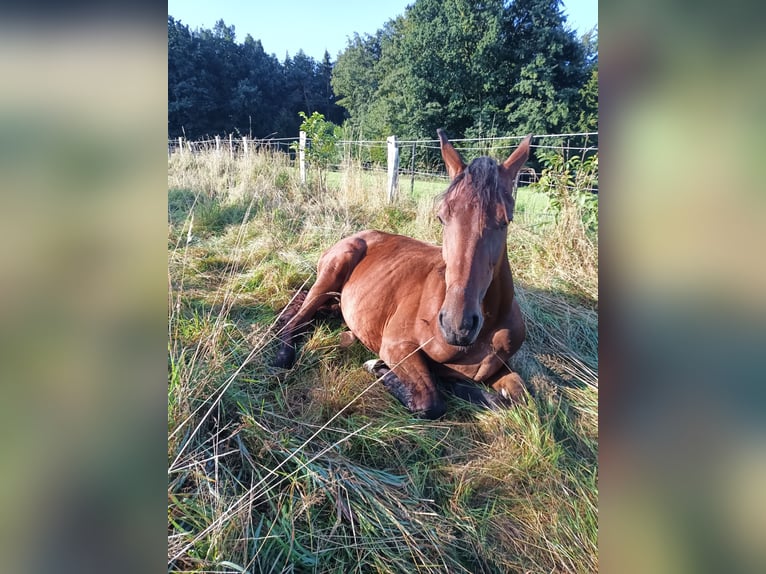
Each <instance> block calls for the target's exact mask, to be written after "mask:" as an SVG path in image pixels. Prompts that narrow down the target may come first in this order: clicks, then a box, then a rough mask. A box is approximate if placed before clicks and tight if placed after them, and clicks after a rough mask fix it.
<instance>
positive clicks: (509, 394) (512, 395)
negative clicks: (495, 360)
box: [487, 371, 527, 403]
mask: <svg viewBox="0 0 766 574" xmlns="http://www.w3.org/2000/svg"><path fill="white" fill-rule="evenodd" d="M487 384H488V385H490V386H491V387H492V388H493V389H495V390H496V391H497V393H498V394H499V395H500V396H502V397H503V398H504V399H505V400H506V401H508V402H510V403H516V402H519V400H521V398H522V397H523V396H524V395H525V394H526V392H527V387H526V386H525V385H524V380H523V379H522V378H521V377H520V376H519V374H518V373H514V372H513V371H506V372H503V371H499V372H498V373H497V374H495V375H494V376H493V377H491V378H490V379H489V380H488V381H487Z"/></svg>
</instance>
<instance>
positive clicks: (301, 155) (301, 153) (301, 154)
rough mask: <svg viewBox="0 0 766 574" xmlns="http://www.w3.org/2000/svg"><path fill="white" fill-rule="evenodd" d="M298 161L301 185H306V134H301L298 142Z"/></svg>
mask: <svg viewBox="0 0 766 574" xmlns="http://www.w3.org/2000/svg"><path fill="white" fill-rule="evenodd" d="M298 161H299V163H300V167H301V183H306V132H303V131H302V132H301V133H300V136H299V140H298Z"/></svg>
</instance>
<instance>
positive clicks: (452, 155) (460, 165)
mask: <svg viewBox="0 0 766 574" xmlns="http://www.w3.org/2000/svg"><path fill="white" fill-rule="evenodd" d="M436 133H437V135H438V136H439V142H440V144H439V145H440V146H441V148H442V159H444V163H445V164H446V166H447V173H449V178H450V179H455V177H456V176H457V175H458V174H459V173H460V172H461V171H463V170H464V169H465V162H464V161H463V158H462V157H460V154H459V153H458V151H457V150H456V149H455V148H454V147H453V146H452V144H451V143H449V140H448V139H447V135H446V134H445V133H444V130H443V129H441V128H439V129H438V130H436Z"/></svg>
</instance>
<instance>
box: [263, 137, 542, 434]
mask: <svg viewBox="0 0 766 574" xmlns="http://www.w3.org/2000/svg"><path fill="white" fill-rule="evenodd" d="M437 134H438V136H439V141H440V148H441V155H442V158H443V160H444V163H445V165H446V168H447V172H448V175H449V178H450V184H449V186H448V188H447V190H446V191H445V192H444V193H443V194H442V195H441V196H440V197H439V198H437V200H438V202H439V206H438V209H437V218H438V220H439V222H440V223H441V225H442V229H443V233H442V245H441V247H439V246H437V245H432V244H429V243H425V242H422V241H419V240H416V239H413V238H410V237H405V236H402V235H394V234H391V233H385V232H382V231H377V230H371V229H370V230H366V231H362V232H359V233H356V234H355V235H351V236H349V237H346V238H344V239H342V240H341V241H339V242H338V243H336V244H335V245H334V246H332V247H330V248H329V249H328V250H327V251H325V252H324V253H323V254H322V256H321V257H320V259H319V262H318V265H317V278H316V281H315V283H314V284H313V285H312V287H311V288H310V289H309V291H308V294H306V296H305V298H304V299H303V301H302V303H301V304H300V307H299V308H298V310H297V312H294V314H293V315H292V316H291V317H289V318H288V319H287V321H286V323H285V324H284V327H283V329H282V330H281V334H280V335H279V339H280V343H279V348H278V350H277V354H276V357H275V360H274V363H273V364H274V366H275V367H278V368H281V369H288V368H290V367H291V366H292V365H293V364H294V362H295V356H296V345H295V341H296V339H297V337H298V335H299V334H300V333H301V332H302V330H303V328H304V327H305V326H306V325H307V324H308V323H309V322H310V321H311V319H312V318H313V317H314V315H315V314H316V313H317V311H318V310H320V308H323V307H326V305H327V303H328V301H330V300H331V299H335V300H336V301H337V298H338V297H339V298H340V311H341V313H342V316H343V320H344V322H345V323H346V325H347V326H348V328H349V329H350V331H351V333H352V336H353V337H355V338H356V339H357V340H359V341H361V342H362V343H363V344H364V345H365V346H366V347H367V348H368V349H370V350H371V351H372V352H374V353H375V354H376V355H377V356H379V357H380V360H373V361H368V362H367V363H365V366H366V367H367V368H368V370H370V371H371V372H372V373H374V374H375V375H378V376H380V377H381V380H382V382H383V384H384V385H385V386H386V388H387V389H388V390H389V391H390V392H391V394H393V395H394V396H395V397H396V398H397V399H398V400H399V401H400V402H401V403H402V404H403V405H404V406H405V407H406V408H407V409H409V410H410V411H411V412H413V413H414V414H416V415H419V416H425V417H426V418H429V419H435V418H439V417H441V416H442V415H444V414H445V412H446V404H445V400H444V397H443V395H442V393H441V392H440V390H439V388H438V387H437V383H438V384H439V386H441V387H443V388H445V390H448V391H451V392H452V393H453V394H455V395H457V396H459V397H461V398H464V399H466V400H469V401H471V402H473V403H478V404H481V405H483V406H485V407H490V408H494V407H496V406H508V405H511V404H513V403H514V402H516V401H518V400H519V399H520V397H521V396H522V395H523V394H524V393H525V392H526V388H525V385H524V381H523V380H522V378H521V377H520V376H519V374H518V373H516V372H514V371H513V370H511V368H510V367H509V366H508V359H509V358H510V357H511V356H512V355H513V354H514V353H516V351H518V349H519V347H520V346H521V344H522V342H523V341H524V338H525V334H526V328H525V324H524V318H523V317H522V314H521V309H520V308H519V304H518V301H517V300H516V298H515V297H514V287H513V276H512V274H511V267H510V264H509V262H508V251H507V235H508V223H509V222H510V221H511V220H512V219H513V212H514V207H515V197H514V191H515V188H516V183H517V177H518V174H519V170H520V169H521V167H522V166H523V165H524V163H525V162H526V161H527V159H528V158H529V148H530V142H531V140H532V136H531V135H528V136H526V137H525V138H524V139H523V140H522V141H521V143H520V144H519V145H518V146H517V147H516V149H515V150H514V151H513V152H512V153H511V155H510V156H509V157H508V158H507V159H506V160H505V161H503V162H502V163H501V164H498V163H497V162H496V161H495V160H494V159H492V158H490V157H487V156H481V157H478V158H476V159H474V160H473V161H472V162H471V163H470V165H466V163H465V161H464V160H463V158H462V157H461V155H460V153H459V152H458V151H457V150H456V149H455V148H454V146H453V145H452V144H451V143H450V142H449V140H448V139H447V136H446V135H445V133H444V131H443V130H441V129H439V130H437ZM476 383H484V384H486V385H487V386H488V387H491V388H492V389H494V392H492V391H488V390H487V391H484V390H483V389H481V387H480V386H478V385H476Z"/></svg>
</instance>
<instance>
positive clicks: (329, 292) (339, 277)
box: [273, 237, 367, 369]
mask: <svg viewBox="0 0 766 574" xmlns="http://www.w3.org/2000/svg"><path fill="white" fill-rule="evenodd" d="M366 251H367V247H366V244H365V242H364V241H363V240H361V239H359V238H354V237H348V238H346V239H344V240H342V241H340V242H339V243H336V244H335V245H334V246H333V247H331V248H330V249H329V250H327V251H326V252H325V253H324V254H323V255H322V257H321V258H320V259H319V264H318V265H317V280H316V282H314V285H312V286H311V289H309V292H308V294H307V295H306V298H305V299H304V300H303V303H302V304H301V306H300V309H298V312H297V313H295V315H293V316H292V317H291V318H290V319H289V320H288V321H287V323H286V324H285V326H284V328H283V329H282V332H281V334H280V336H279V340H280V345H279V350H278V351H277V356H276V358H275V359H274V363H273V364H274V366H275V367H278V368H282V369H288V368H290V367H292V366H293V364H294V363H295V339H296V337H297V336H298V335H299V334H300V333H301V330H302V329H303V327H305V325H306V324H307V323H308V322H309V321H311V319H312V318H313V317H314V315H316V312H317V311H318V310H319V309H320V307H322V306H323V305H324V304H325V303H327V301H329V300H330V299H331V298H333V297H337V296H338V294H339V293H340V291H341V289H343V285H345V283H346V281H348V278H349V276H350V275H351V272H352V271H353V270H354V267H356V265H357V263H359V261H360V260H361V259H362V257H364V255H365V253H366Z"/></svg>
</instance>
